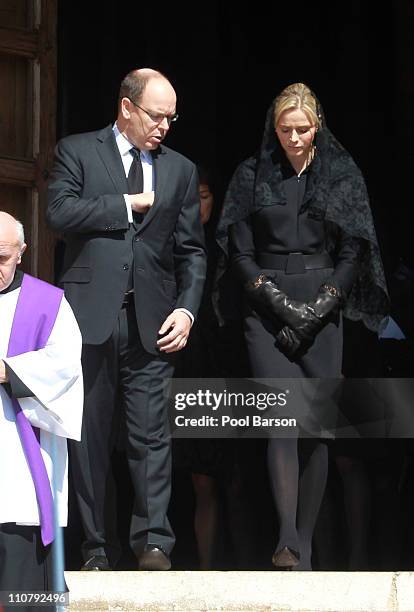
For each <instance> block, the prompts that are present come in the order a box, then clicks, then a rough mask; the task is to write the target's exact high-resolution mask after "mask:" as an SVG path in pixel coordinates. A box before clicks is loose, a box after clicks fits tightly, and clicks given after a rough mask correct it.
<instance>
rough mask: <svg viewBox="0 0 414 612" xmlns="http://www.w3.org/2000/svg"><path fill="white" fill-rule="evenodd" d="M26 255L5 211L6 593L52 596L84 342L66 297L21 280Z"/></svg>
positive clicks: (2, 417) (1, 359) (2, 451)
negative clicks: (53, 562) (19, 267)
mask: <svg viewBox="0 0 414 612" xmlns="http://www.w3.org/2000/svg"><path fill="white" fill-rule="evenodd" d="M25 249H26V244H25V242H24V232H23V226H22V225H21V223H20V222H19V221H17V220H16V219H14V218H13V217H12V216H11V215H9V214H8V213H6V212H1V211H0V495H1V501H0V592H1V591H19V590H20V591H33V590H35V591H53V590H55V589H54V586H53V581H52V571H51V569H52V568H51V556H52V555H51V550H52V542H53V540H54V539H55V536H56V529H57V528H59V526H65V525H66V521H67V475H68V455H67V444H66V439H67V438H72V439H74V440H79V439H80V432H81V423H82V408H83V384H82V370H81V362H80V358H81V350H82V341H81V334H80V331H79V328H78V325H77V322H76V319H75V317H74V315H73V313H72V310H71V308H70V306H69V304H68V303H67V301H66V299H65V297H64V296H63V292H62V291H61V290H60V289H58V288H56V287H53V286H52V285H49V284H48V283H45V282H43V281H41V280H39V279H36V278H33V277H32V276H29V275H28V274H23V273H22V272H21V271H20V270H16V267H17V265H18V264H20V262H21V258H22V255H23V253H24V251H25ZM1 603H7V602H0V607H1Z"/></svg>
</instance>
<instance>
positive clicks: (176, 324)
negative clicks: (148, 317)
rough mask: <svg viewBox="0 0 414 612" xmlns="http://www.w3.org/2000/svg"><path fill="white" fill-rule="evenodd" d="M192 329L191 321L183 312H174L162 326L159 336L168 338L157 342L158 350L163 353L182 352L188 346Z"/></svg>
mask: <svg viewBox="0 0 414 612" xmlns="http://www.w3.org/2000/svg"><path fill="white" fill-rule="evenodd" d="M190 329H191V319H190V317H189V316H188V315H186V314H185V312H182V310H174V311H173V312H172V313H171V314H170V315H168V317H167V318H166V319H165V321H164V323H163V324H162V325H161V328H160V330H159V332H158V333H159V334H161V335H162V334H165V333H167V332H168V333H167V335H166V336H164V337H163V338H161V339H160V340H158V341H157V345H158V348H159V349H160V351H161V352H163V353H175V352H176V351H181V349H182V348H184V347H185V345H186V344H187V338H188V335H189V333H190Z"/></svg>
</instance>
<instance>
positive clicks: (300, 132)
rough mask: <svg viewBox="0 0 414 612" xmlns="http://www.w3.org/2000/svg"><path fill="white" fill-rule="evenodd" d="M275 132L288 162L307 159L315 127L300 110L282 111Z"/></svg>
mask: <svg viewBox="0 0 414 612" xmlns="http://www.w3.org/2000/svg"><path fill="white" fill-rule="evenodd" d="M275 130H276V134H277V137H278V138H279V142H280V144H281V146H282V148H283V150H284V151H285V153H286V156H287V158H288V159H289V160H291V161H293V160H297V159H298V158H303V159H306V158H307V157H308V155H309V153H310V150H311V147H312V143H313V139H314V138H315V133H316V127H315V126H314V125H313V124H312V123H311V122H310V121H309V119H308V117H307V116H306V114H305V113H304V112H303V111H302V110H300V109H299V108H292V109H290V110H286V111H284V112H283V113H282V114H281V115H280V117H279V121H278V123H277V125H276V127H275Z"/></svg>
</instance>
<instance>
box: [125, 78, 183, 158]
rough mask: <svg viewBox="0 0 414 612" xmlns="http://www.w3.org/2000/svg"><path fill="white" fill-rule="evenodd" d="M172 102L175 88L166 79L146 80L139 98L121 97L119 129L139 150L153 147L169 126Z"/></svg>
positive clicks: (175, 100) (148, 149) (174, 104)
mask: <svg viewBox="0 0 414 612" xmlns="http://www.w3.org/2000/svg"><path fill="white" fill-rule="evenodd" d="M176 102H177V98H176V95H175V91H174V89H173V88H172V86H171V85H170V83H169V82H168V81H167V80H166V79H163V78H152V79H150V80H149V81H148V83H147V85H146V87H145V89H144V93H143V94H142V97H141V100H138V101H137V100H129V99H128V98H123V99H122V102H121V110H120V112H121V114H122V117H123V120H124V123H125V129H123V130H121V131H123V133H124V134H125V136H126V137H127V138H128V140H129V141H130V142H132V144H134V145H135V146H136V147H137V148H138V149H140V150H141V151H151V150H153V149H156V148H157V147H158V145H159V144H160V142H162V141H163V140H164V138H165V137H166V135H167V133H168V130H169V129H170V124H171V119H172V118H173V117H174V114H175V107H176ZM137 105H139V106H137Z"/></svg>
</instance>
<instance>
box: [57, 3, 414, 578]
mask: <svg viewBox="0 0 414 612" xmlns="http://www.w3.org/2000/svg"><path fill="white" fill-rule="evenodd" d="M413 26H414V3H412V0H400V1H397V0H395V1H390V2H388V3H387V5H386V9H385V8H383V9H379V5H378V4H373V3H369V2H366V1H364V0H348V1H347V2H331V3H328V2H321V1H320V2H318V1H316V2H309V1H308V0H296V2H295V3H288V2H285V3H281V2H279V3H270V2H266V3H265V2H262V1H261V0H258V1H256V2H254V3H249V5H248V8H242V6H241V4H239V3H236V2H233V1H232V0H229V1H227V2H217V1H210V2H209V3H198V4H196V3H193V4H192V5H187V4H184V3H179V2H176V3H172V4H170V5H163V4H162V3H161V4H160V3H151V2H146V3H139V2H123V3H115V2H107V3H104V2H101V1H98V0H89V1H88V2H83V3H82V4H79V3H75V2H66V1H64V0H61V1H60V2H59V14H58V137H62V136H65V135H67V134H70V133H75V132H82V131H89V130H95V129H99V128H101V127H104V126H105V125H106V124H108V123H110V122H113V121H114V119H115V117H116V101H117V95H118V89H119V84H120V81H121V79H122V78H123V76H124V75H125V74H126V73H127V72H128V71H129V70H131V69H133V68H136V67H144V66H147V67H152V68H156V69H159V70H161V71H162V72H163V73H164V74H166V76H167V77H168V78H169V79H170V80H171V82H172V83H173V85H174V87H175V89H176V91H177V95H178V105H177V110H178V112H179V115H180V118H179V120H178V122H177V123H176V124H174V125H173V126H172V127H171V130H170V133H169V135H168V137H167V140H166V144H167V145H168V146H171V147H172V148H175V149H177V150H179V151H180V152H181V153H183V154H185V155H187V156H188V157H190V158H191V159H192V160H193V161H195V162H197V163H203V164H205V165H207V166H208V167H210V169H211V170H212V172H213V176H214V192H215V196H216V202H217V204H218V209H219V208H220V204H221V202H222V199H223V196H224V193H225V189H226V186H227V184H228V181H229V179H230V177H231V175H232V173H233V171H234V170H235V168H236V166H237V164H238V163H239V162H240V161H241V160H243V159H245V158H246V157H248V156H249V155H251V154H252V153H253V152H254V151H255V149H256V148H257V147H258V145H259V144H260V141H261V136H262V129H263V124H264V119H265V115H266V111H267V108H268V106H269V105H270V103H271V101H272V99H273V98H274V96H275V95H276V94H277V93H278V92H279V91H280V90H281V89H282V88H283V87H285V86H286V85H288V84H289V83H293V82H297V81H304V82H305V83H307V84H308V85H309V86H310V87H311V88H312V89H313V90H314V91H315V92H316V94H317V95H318V97H319V99H320V101H321V103H322V106H323V108H324V111H325V116H326V119H327V123H328V125H329V127H330V128H331V129H332V131H333V133H334V134H335V136H336V137H337V138H338V140H339V141H340V142H341V143H342V144H343V145H344V146H345V147H346V148H347V149H348V150H349V151H350V153H351V154H352V156H353V157H354V159H355V161H356V162H357V164H358V165H359V166H360V168H361V170H362V172H363V174H364V176H365V178H366V181H367V185H368V190H369V193H370V198H371V205H372V209H373V214H374V218H375V223H376V228H377V233H378V236H379V241H380V245H381V248H382V253H383V258H384V263H385V266H386V271H387V274H388V275H390V274H391V272H392V270H393V269H394V267H395V265H396V263H397V262H398V260H399V259H400V258H404V259H405V260H406V261H407V262H409V263H411V264H414V257H413V255H412V250H411V245H410V243H411V227H412V226H411V224H410V223H409V222H408V215H409V210H410V208H411V206H412V195H411V189H410V184H411V180H410V179H411V174H412V170H411V168H412V162H413V158H414V154H413V151H412V143H413V121H412V113H413V111H412V108H413V107H414V104H413V103H414V79H413V78H412V66H413V42H412V40H413V36H412V32H413V31H414V27H413ZM354 336H355V340H354V342H355V346H354V349H356V353H355V351H353V355H354V356H355V355H356V357H358V359H356V360H354V361H353V365H354V370H353V373H352V374H351V375H355V376H363V375H369V374H367V373H366V370H364V365H365V366H366V364H367V361H368V360H367V359H366V356H365V355H364V353H363V352H361V351H360V342H361V339H360V336H359V335H358V334H354ZM350 344H351V343H350ZM399 448H401V446H399ZM262 452H263V450H259V455H260V453H262ZM376 452H377V453H378V452H379V456H380V459H381V460H384V461H385V463H387V462H388V456H389V455H388V451H383V449H380V451H376ZM357 454H358V453H357ZM362 456H364V457H365V456H367V453H362ZM394 456H395V454H394ZM374 458H375V452H374ZM250 459H251V456H250V455H249V462H250V467H251V469H252V470H253V471H254V462H253V464H252V462H251V460H250ZM256 460H257V459H256ZM120 461H121V465H122V460H121V459H120ZM252 465H253V468H252ZM257 465H258V464H256V466H257ZM373 465H374V467H373V471H374V472H376V473H377V474H378V473H379V472H380V471H381V470H382V467H381V468H380V463H378V462H377V463H375V461H374V464H373ZM388 465H389V466H390V465H391V464H390V462H388ZM371 467H372V465H371ZM262 468H263V466H262ZM262 468H260V466H259V469H262ZM253 471H252V472H251V473H253ZM393 474H394V476H395V471H394V472H393ZM396 477H397V479H398V470H397V475H396ZM333 478H334V484H333V487H334V489H335V487H337V486H338V479H337V478H336V480H335V473H333ZM187 484H188V483H187ZM182 486H183V483H182V482H181V483H178V485H177V486H176V488H175V491H178V494H179V495H180V496H181V498H180V499H179V501H177V493H176V499H175V505H174V506H173V509H172V513H173V518H174V516H175V519H176V521H177V520H178V519H177V517H178V516H181V517H182V518H181V521H182V523H181V526H182V529H181V531H180V525H178V527H177V529H176V531H177V536H179V537H178V542H177V548H176V551H177V552H176V555H178V557H177V556H176V560H175V567H177V565H178V568H179V567H180V554H181V555H182V556H181V562H182V563H181V567H184V568H189V565H190V567H191V563H190V562H186V561H183V559H184V558H185V554H186V553H185V551H184V552H182V553H180V546H181V550H183V548H185V547H184V546H183V543H182V542H183V538H184V537H185V536H184V534H185V527H184V521H190V522H191V516H192V508H193V506H192V501H191V500H190V497H189V494H188V491H189V488H188V487H190V488H191V484H188V487H187V488H186V487H185V486H184V488H182ZM331 486H332V485H331ZM180 487H181V488H180ZM386 494H387V493H386ZM411 497H412V496H410V500H411V501H409V503H408V502H407V503H406V506H405V514H407V515H408V513H409V508H410V507H413V500H412V499H411ZM173 501H174V500H173ZM253 501H254V502H255V503H256V502H257V504H259V507H260V508H259V515H260V517H261V519H263V517H264V520H263V524H264V525H269V524H273V518H271V517H270V515H271V514H272V512H271V510H270V509H269V508H270V506H269V505H267V503H269V502H267V503H264V501H265V500H264V498H261V499H260V497H259V498H258V499H257V500H256V498H255V499H254V500H253ZM374 502H375V500H374ZM252 503H253V502H252ZM379 503H380V502H379ZM270 504H271V502H270ZM341 504H342V502H341ZM341 504H340V505H341ZM127 505H128V504H127ZM127 505H126V506H125V507H124V513H122V511H121V519H122V517H124V519H125V525H124V531H125V539H126V538H127V529H128V525H127V515H128V511H127V510H128V508H127ZM265 506H266V511H265V513H264V510H263V508H264V507H265ZM184 510H185V511H184ZM255 511H256V513H257V511H258V509H257V508H256V510H255ZM72 512H74V510H73V508H72ZM263 513H264V514H263ZM267 515H269V522H267V521H266V517H267ZM322 515H323V509H322ZM183 517H184V518H183ZM343 520H345V519H343ZM71 525H72V528H71V530H70V531H68V538H67V540H68V542H70V545H69V556H70V554H71V553H72V555H73V556H72V558H71V560H70V561H69V569H71V567H70V565H71V562H72V564H73V568H74V569H76V567H77V565H78V563H79V559H78V558H77V555H78V552H77V551H78V540H79V537H80V536H79V531H77V530H76V529H77V525H76V520H75V521H72V523H71ZM187 526H188V523H187ZM263 529H264V528H263ZM328 529H329V526H328ZM385 529H387V527H386V526H385ZM261 537H263V538H265V539H266V538H267V539H268V538H269V534H268V532H267V533H265V531H264V532H263V534H262V536H261ZM380 537H381V536H380ZM261 541H263V540H261ZM272 541H273V538H272ZM332 541H334V540H332ZM384 541H385V543H387V541H388V540H387V538H386V539H385V540H384ZM409 541H411V542H413V541H414V534H413V533H412V529H411V536H410V538H409ZM269 542H270V540H269ZM325 543H326V540H325ZM192 546H193V548H192V554H193V559H195V556H194V555H195V553H194V542H193V543H192ZM266 546H269V554H270V553H271V550H270V548H271V543H270V544H267V543H266ZM339 546H341V544H339ZM187 550H188V549H187ZM325 550H326V547H325ZM332 555H333V556H331V559H332V558H334V557H335V551H334V552H333V553H332ZM385 556H386V555H385ZM408 557H410V560H408ZM177 559H178V563H177ZM381 559H382V560H383V561H384V555H383V554H381V553H380V551H378V553H377V555H376V563H374V566H373V568H374V569H375V568H380V569H386V568H387V559H385V561H384V563H383V565H381V564H380V561H381ZM411 560H412V558H411V555H408V553H407V564H409V563H410V562H411ZM131 563H132V561H131ZM390 563H391V561H390ZM126 564H127V566H128V563H127V562H126ZM321 565H322V566H324V567H325V568H326V569H328V568H329V569H333V567H332V564H330V563H329V561H327V562H326V563H325V564H324V563H323V562H322V563H321ZM336 567H338V565H336ZM339 567H341V566H340V564H339Z"/></svg>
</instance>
